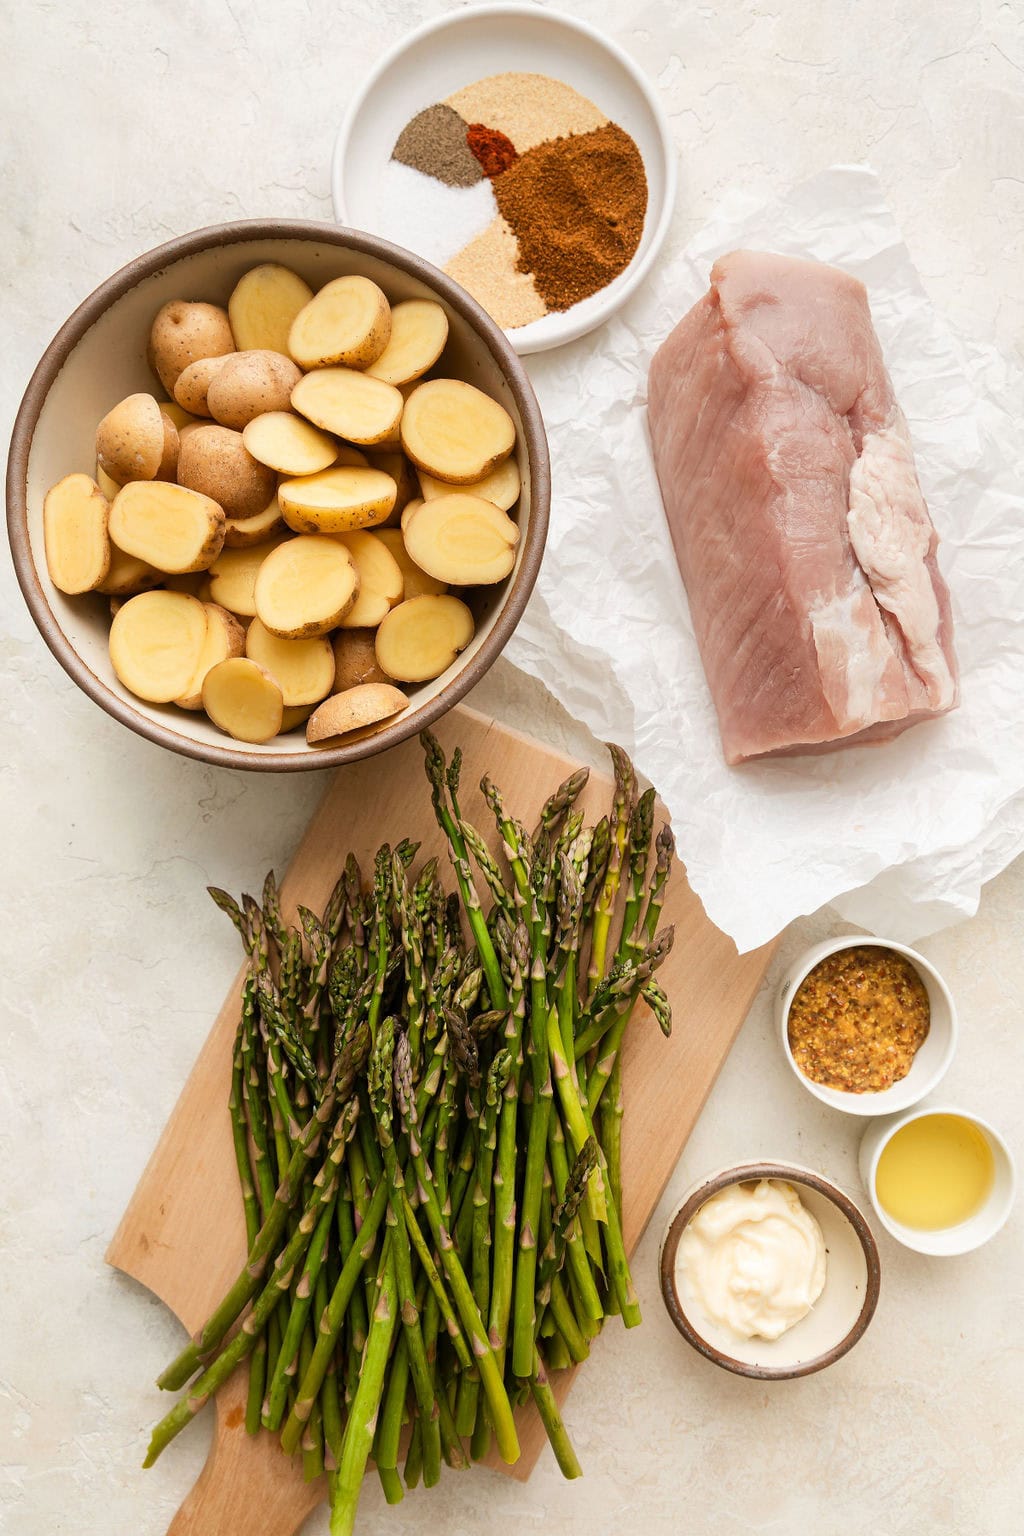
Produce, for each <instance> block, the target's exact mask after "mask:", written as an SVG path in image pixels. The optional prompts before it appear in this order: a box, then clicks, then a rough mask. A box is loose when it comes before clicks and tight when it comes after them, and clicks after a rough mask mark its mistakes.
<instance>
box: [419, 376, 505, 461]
mask: <svg viewBox="0 0 1024 1536" xmlns="http://www.w3.org/2000/svg"><path fill="white" fill-rule="evenodd" d="M401 436H402V447H403V449H404V450H405V452H406V453H407V454H408V456H409V458H410V459H412V461H413V463H414V464H415V465H416V466H417V467H418V468H419V469H425V470H426V472H427V474H428V475H433V476H434V478H435V479H437V480H445V481H448V482H449V483H451V484H453V485H468V484H471V483H472V482H474V481H476V480H482V479H483V477H484V476H485V475H487V474H489V473H490V472H491V470H492V469H494V468H495V466H496V465H498V464H500V463H501V462H502V460H503V459H507V458H508V456H509V454H510V453H511V452H512V449H513V448H514V447H515V443H516V429H515V426H514V425H513V422H512V418H511V416H510V415H509V414H508V412H507V411H506V410H505V408H504V407H503V406H501V405H499V404H498V402H497V401H496V400H492V399H491V397H490V395H485V394H484V393H483V391H482V390H479V389H476V388H475V387H474V385H472V384H466V383H464V382H463V381H462V380H461V379H428V380H427V382H426V383H425V384H419V385H417V387H416V388H415V389H414V390H413V391H412V393H411V394H410V396H409V398H408V399H407V400H406V402H405V410H404V411H403V413H402V421H401Z"/></svg>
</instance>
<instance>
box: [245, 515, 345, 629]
mask: <svg viewBox="0 0 1024 1536" xmlns="http://www.w3.org/2000/svg"><path fill="white" fill-rule="evenodd" d="M358 591H359V574H358V572H357V570H356V565H355V561H354V560H353V559H352V556H351V555H350V554H349V552H348V550H347V549H346V548H345V546H344V545H343V544H340V543H338V541H337V540H335V539H321V538H311V537H309V536H305V537H302V536H300V537H299V538H297V539H289V540H288V541H287V543H285V544H279V545H278V547H277V548H276V549H275V550H272V551H271V553H270V554H269V555H268V556H267V557H266V559H265V560H264V561H263V564H262V565H261V566H260V568H259V571H258V572H257V575H256V584H255V587H254V589H253V600H254V603H255V606H256V616H257V618H259V619H262V620H263V623H264V624H265V625H266V627H267V629H269V630H270V633H271V634H272V635H280V636H281V638H282V639H284V640H304V639H306V638H308V636H310V635H325V634H327V632H328V631H329V630H332V629H333V628H334V627H335V625H336V624H339V623H340V622H341V620H342V619H343V618H344V616H345V614H346V613H347V612H348V610H349V609H350V608H351V607H352V605H353V603H354V602H355V600H356V596H357V594H358Z"/></svg>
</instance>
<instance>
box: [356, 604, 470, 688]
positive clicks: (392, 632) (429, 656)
mask: <svg viewBox="0 0 1024 1536" xmlns="http://www.w3.org/2000/svg"><path fill="white" fill-rule="evenodd" d="M473 633H474V625H473V615H472V614H471V613H470V611H469V609H468V608H467V607H466V605H465V603H464V602H462V601H461V600H460V599H459V598H457V597H449V596H447V595H445V596H437V597H433V596H424V597H411V598H409V600H408V601H407V602H404V603H399V604H398V607H397V608H392V610H391V612H390V613H389V614H388V616H387V618H385V619H384V620H383V621H382V623H381V625H380V628H379V629H378V630H377V640H376V646H375V649H376V652H377V661H378V663H379V665H380V668H381V671H382V672H386V673H387V675H388V677H393V678H394V679H395V680H396V681H397V682H401V683H426V682H429V681H430V679H431V678H434V677H440V675H441V673H442V672H444V671H445V670H446V669H447V668H448V667H450V666H451V664H452V662H453V661H454V660H455V658H456V657H457V656H458V654H459V652H460V651H463V650H465V648H466V646H467V645H468V644H469V642H470V641H471V640H472V638H473Z"/></svg>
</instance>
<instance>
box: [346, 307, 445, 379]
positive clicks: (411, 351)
mask: <svg viewBox="0 0 1024 1536" xmlns="http://www.w3.org/2000/svg"><path fill="white" fill-rule="evenodd" d="M447 340H448V316H447V315H446V314H445V312H444V310H443V309H442V308H441V306H440V304H435V303H434V301H433V300H432V299H406V300H405V302H404V303H402V304H395V305H394V306H393V307H392V310H391V336H390V339H389V341H388V344H387V346H386V347H385V348H384V351H383V352H382V353H381V354H380V356H379V357H378V358H377V360H376V361H375V362H372V363H371V364H370V366H369V367H368V368H367V370H366V371H367V373H368V374H369V375H370V376H371V378H374V379H383V380H384V383H385V384H394V385H396V386H397V385H400V384H408V383H410V382H411V381H412V380H413V379H418V378H419V377H420V376H421V375H422V374H424V373H426V371H427V369H428V368H432V367H433V366H434V364H435V363H436V362H437V360H438V358H439V357H440V356H441V353H442V352H443V351H444V347H445V342H446V341H447Z"/></svg>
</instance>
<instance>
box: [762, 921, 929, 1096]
mask: <svg viewBox="0 0 1024 1536" xmlns="http://www.w3.org/2000/svg"><path fill="white" fill-rule="evenodd" d="M930 1022H931V1005H930V1004H929V1002H928V993H927V991H926V989H925V985H924V982H923V981H922V980H921V978H920V976H919V975H918V973H917V971H916V970H915V969H914V967H913V966H912V965H911V963H910V961H909V960H907V959H906V958H905V957H904V956H903V955H901V954H898V953H897V952H896V951H895V950H892V949H883V948H881V947H880V946H878V945H868V944H865V945H858V946H857V947H855V948H853V949H841V950H839V951H838V952H837V953H836V954H834V955H827V956H826V957H825V959H824V960H822V961H820V962H819V963H818V964H817V965H816V966H815V967H814V969H813V970H812V971H811V972H810V974H809V975H807V976H805V977H804V980H803V981H802V982H801V983H800V986H799V988H798V989H797V992H796V995H795V996H794V998H793V1001H792V1003H791V1004H790V1009H789V1024H788V1034H789V1046H790V1050H791V1051H792V1052H793V1060H794V1061H795V1062H796V1064H797V1066H798V1067H799V1068H800V1070H801V1072H803V1073H804V1075H805V1076H807V1077H809V1078H810V1079H811V1081H812V1082H815V1083H821V1084H822V1085H823V1087H825V1088H836V1089H838V1090H839V1091H840V1092H841V1093H880V1092H882V1091H883V1090H884V1089H886V1088H891V1087H892V1085H893V1083H898V1082H900V1081H901V1080H902V1079H903V1078H904V1077H906V1075H907V1073H908V1072H909V1071H910V1068H911V1067H912V1065H913V1062H914V1057H915V1056H916V1054H917V1052H918V1051H919V1050H920V1048H921V1046H922V1045H923V1044H924V1042H925V1040H926V1039H927V1037H928V1028H929V1024H930Z"/></svg>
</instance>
